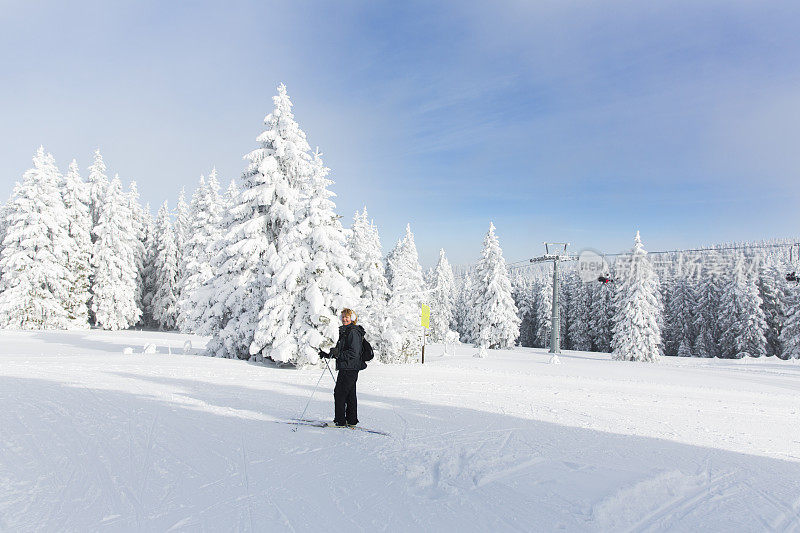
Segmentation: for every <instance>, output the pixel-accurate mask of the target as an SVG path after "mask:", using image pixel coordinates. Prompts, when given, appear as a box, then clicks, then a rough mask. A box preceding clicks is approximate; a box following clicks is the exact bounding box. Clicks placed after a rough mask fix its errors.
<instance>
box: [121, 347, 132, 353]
mask: <svg viewBox="0 0 800 533" xmlns="http://www.w3.org/2000/svg"><path fill="white" fill-rule="evenodd" d="M122 353H123V354H125V355H133V348H131V347H130V346H127V347H126V348H125V349H124V350H122Z"/></svg>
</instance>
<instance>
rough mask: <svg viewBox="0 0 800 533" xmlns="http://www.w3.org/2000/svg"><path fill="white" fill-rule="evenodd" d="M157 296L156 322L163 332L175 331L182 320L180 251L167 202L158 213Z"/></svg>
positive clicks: (156, 227)
mask: <svg viewBox="0 0 800 533" xmlns="http://www.w3.org/2000/svg"><path fill="white" fill-rule="evenodd" d="M155 234H156V238H155V241H156V252H155V261H154V268H155V274H156V275H155V294H154V296H153V301H152V304H151V305H152V309H153V319H154V320H155V322H156V324H158V327H159V329H161V330H173V329H175V325H176V323H177V319H178V297H177V284H178V249H177V246H176V244H175V234H174V232H173V229H172V223H171V222H170V216H169V208H168V207H167V202H166V201H164V204H163V205H162V206H161V208H160V209H159V210H158V216H156V224H155Z"/></svg>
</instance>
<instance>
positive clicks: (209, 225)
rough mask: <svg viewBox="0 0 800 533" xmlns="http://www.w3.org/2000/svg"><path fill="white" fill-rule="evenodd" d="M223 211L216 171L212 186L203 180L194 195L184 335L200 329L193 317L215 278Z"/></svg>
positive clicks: (181, 315) (181, 321)
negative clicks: (216, 245) (206, 287)
mask: <svg viewBox="0 0 800 533" xmlns="http://www.w3.org/2000/svg"><path fill="white" fill-rule="evenodd" d="M222 208H223V206H222V202H221V199H220V195H219V183H218V182H217V176H216V169H212V170H211V173H210V174H209V176H208V182H206V179H205V177H203V176H200V182H199V184H198V187H197V190H196V191H195V193H194V195H192V201H191V204H190V214H191V217H190V228H189V232H188V233H189V237H188V239H187V241H186V243H185V244H184V250H183V254H181V257H182V259H183V268H182V271H183V273H184V275H183V279H182V285H181V287H180V290H179V292H180V300H179V302H178V329H180V330H181V331H184V332H195V331H197V329H198V328H199V325H198V324H196V323H194V321H193V320H192V317H193V316H194V310H195V308H196V307H197V306H198V305H201V304H202V303H201V302H200V299H201V298H200V295H199V292H198V291H200V287H201V286H202V285H203V284H205V283H206V282H207V281H208V280H210V279H211V278H212V277H213V276H214V272H213V270H212V267H211V256H210V254H209V252H210V251H211V249H212V246H210V243H214V242H216V241H217V240H218V239H219V235H218V232H219V229H220V220H221V219H222V215H223V213H222Z"/></svg>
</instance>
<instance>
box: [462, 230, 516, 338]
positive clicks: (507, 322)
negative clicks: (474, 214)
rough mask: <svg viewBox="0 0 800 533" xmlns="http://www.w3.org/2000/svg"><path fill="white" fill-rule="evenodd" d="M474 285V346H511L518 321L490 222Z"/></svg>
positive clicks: (505, 270)
mask: <svg viewBox="0 0 800 533" xmlns="http://www.w3.org/2000/svg"><path fill="white" fill-rule="evenodd" d="M475 282H476V283H475V286H473V291H474V294H475V308H474V315H473V316H474V323H473V326H474V327H475V338H476V344H477V345H478V346H479V347H483V348H489V349H498V348H510V347H513V346H514V343H515V342H516V340H517V337H519V323H520V320H519V317H518V316H517V307H516V305H514V298H513V297H512V296H511V282H510V281H509V279H508V270H507V269H506V261H505V259H504V258H503V250H502V249H501V248H500V241H499V240H498V239H497V236H496V235H495V233H494V224H493V223H491V222H490V223H489V231H488V232H487V233H486V237H485V238H484V239H483V250H482V251H481V258H480V259H479V260H478V264H477V266H476V268H475Z"/></svg>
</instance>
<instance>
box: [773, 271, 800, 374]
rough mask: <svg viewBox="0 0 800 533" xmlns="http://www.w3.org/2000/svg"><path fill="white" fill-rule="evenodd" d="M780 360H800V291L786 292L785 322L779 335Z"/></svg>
mask: <svg viewBox="0 0 800 533" xmlns="http://www.w3.org/2000/svg"><path fill="white" fill-rule="evenodd" d="M779 341H780V347H781V352H780V354H778V356H779V357H780V358H781V359H800V289H798V287H797V286H795V287H789V288H788V289H787V291H786V321H785V322H784V324H783V328H782V329H781V334H780V339H779Z"/></svg>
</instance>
